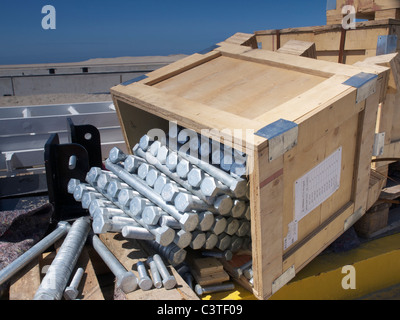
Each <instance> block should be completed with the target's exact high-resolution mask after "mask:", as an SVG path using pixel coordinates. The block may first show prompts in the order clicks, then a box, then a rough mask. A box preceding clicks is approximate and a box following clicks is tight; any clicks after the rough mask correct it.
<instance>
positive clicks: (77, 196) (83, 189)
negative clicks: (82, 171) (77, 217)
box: [74, 184, 96, 201]
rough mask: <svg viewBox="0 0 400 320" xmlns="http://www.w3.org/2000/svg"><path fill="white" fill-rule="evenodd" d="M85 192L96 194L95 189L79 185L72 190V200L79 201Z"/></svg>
mask: <svg viewBox="0 0 400 320" xmlns="http://www.w3.org/2000/svg"><path fill="white" fill-rule="evenodd" d="M85 192H96V189H94V188H93V187H89V186H88V185H84V184H79V185H77V186H76V187H75V190H74V199H75V200H76V201H81V200H82V197H83V194H84V193H85Z"/></svg>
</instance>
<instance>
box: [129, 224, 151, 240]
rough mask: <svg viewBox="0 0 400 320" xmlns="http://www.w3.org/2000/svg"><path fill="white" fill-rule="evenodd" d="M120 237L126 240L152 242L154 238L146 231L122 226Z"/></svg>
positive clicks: (140, 228)
mask: <svg viewBox="0 0 400 320" xmlns="http://www.w3.org/2000/svg"><path fill="white" fill-rule="evenodd" d="M121 233H122V236H123V237H124V238H127V239H136V240H154V239H155V236H154V235H153V234H152V233H151V232H150V231H149V230H147V229H145V228H143V227H136V226H128V225H127V226H124V227H123V228H122V229H121Z"/></svg>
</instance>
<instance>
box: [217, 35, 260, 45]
mask: <svg viewBox="0 0 400 320" xmlns="http://www.w3.org/2000/svg"><path fill="white" fill-rule="evenodd" d="M222 43H231V44H236V45H241V46H246V47H251V48H253V49H256V48H258V45H257V39H256V35H255V34H252V33H243V32H237V33H235V34H234V35H233V36H231V37H229V38H228V39H226V40H224V41H223V42H221V43H217V44H218V45H222Z"/></svg>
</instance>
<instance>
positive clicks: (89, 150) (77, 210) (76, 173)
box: [44, 118, 102, 221]
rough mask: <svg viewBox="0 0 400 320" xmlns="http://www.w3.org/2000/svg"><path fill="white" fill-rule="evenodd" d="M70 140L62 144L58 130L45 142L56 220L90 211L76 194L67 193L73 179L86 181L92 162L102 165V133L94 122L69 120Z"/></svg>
mask: <svg viewBox="0 0 400 320" xmlns="http://www.w3.org/2000/svg"><path fill="white" fill-rule="evenodd" d="M67 125H68V130H69V133H70V141H71V143H67V144H60V140H59V137H58V134H57V133H54V134H52V135H51V136H50V138H49V139H48V140H47V142H46V144H45V146H44V160H45V168H46V179H47V189H48V196H49V202H50V203H52V204H53V207H54V215H53V220H55V221H61V220H65V221H68V220H73V219H76V218H79V217H82V216H86V215H88V211H87V210H85V209H82V205H81V203H80V202H77V201H76V200H75V199H74V197H73V195H71V194H69V193H68V190H67V186H68V182H69V180H70V179H72V178H73V179H78V180H80V181H82V182H84V181H85V177H86V174H87V172H88V171H89V170H90V168H91V167H93V166H98V167H101V166H102V159H101V144H100V133H99V131H98V129H97V128H96V127H94V126H92V125H79V126H76V125H74V124H73V123H72V120H71V119H70V118H68V120H67Z"/></svg>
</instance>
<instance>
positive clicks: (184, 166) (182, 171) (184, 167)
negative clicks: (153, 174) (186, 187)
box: [176, 159, 192, 179]
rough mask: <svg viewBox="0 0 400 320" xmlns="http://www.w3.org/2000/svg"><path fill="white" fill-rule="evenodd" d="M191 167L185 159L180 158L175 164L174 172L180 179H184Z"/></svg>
mask: <svg viewBox="0 0 400 320" xmlns="http://www.w3.org/2000/svg"><path fill="white" fill-rule="evenodd" d="M191 169H192V165H191V164H190V162H189V161H187V160H186V159H181V161H179V163H178V165H177V166H176V173H177V174H178V176H179V177H181V178H182V179H186V178H187V176H188V174H189V172H190V170H191Z"/></svg>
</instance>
